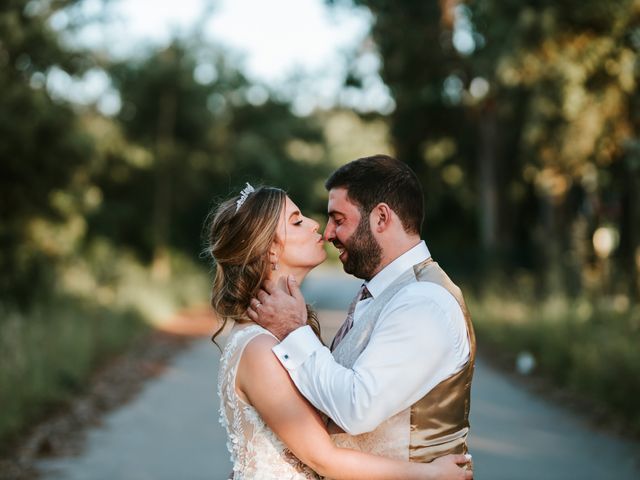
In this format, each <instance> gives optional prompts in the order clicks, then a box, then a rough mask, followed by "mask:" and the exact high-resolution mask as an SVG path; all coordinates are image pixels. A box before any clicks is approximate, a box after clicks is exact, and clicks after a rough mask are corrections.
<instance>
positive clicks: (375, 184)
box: [324, 155, 424, 234]
mask: <svg viewBox="0 0 640 480" xmlns="http://www.w3.org/2000/svg"><path fill="white" fill-rule="evenodd" d="M324 186H325V188H326V189H327V190H331V189H332V188H346V189H347V196H348V198H349V200H351V201H352V202H353V203H355V204H356V205H357V206H358V207H359V208H360V211H361V213H362V214H363V215H368V214H369V212H371V210H372V209H373V208H374V207H375V206H376V205H377V204H378V203H381V202H383V203H386V204H387V205H389V207H390V208H391V209H392V210H393V211H394V212H395V213H396V215H398V217H399V218H400V221H401V222H402V226H403V227H404V230H405V231H406V232H407V233H417V234H420V232H421V229H422V220H423V219H424V194H423V193H422V187H421V186H420V182H419V181H418V177H417V176H416V174H415V173H414V172H413V170H411V168H409V166H408V165H407V164H406V163H404V162H401V161H399V160H396V159H395V158H392V157H390V156H388V155H373V156H371V157H364V158H359V159H357V160H353V161H352V162H349V163H347V164H346V165H343V166H342V167H340V168H338V169H337V170H336V171H335V172H333V173H332V174H331V176H330V177H329V178H328V179H327V181H326V182H325V184H324Z"/></svg>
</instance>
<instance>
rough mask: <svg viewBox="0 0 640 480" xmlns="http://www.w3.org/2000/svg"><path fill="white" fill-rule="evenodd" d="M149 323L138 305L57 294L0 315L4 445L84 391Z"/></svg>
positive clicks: (0, 430)
mask: <svg viewBox="0 0 640 480" xmlns="http://www.w3.org/2000/svg"><path fill="white" fill-rule="evenodd" d="M147 329H148V326H147V325H146V324H145V322H144V321H143V319H142V317H141V316H140V314H138V313H136V312H135V311H134V310H131V309H130V310H110V309H108V308H105V307H103V306H99V305H95V304H92V303H90V302H88V301H86V300H84V299H77V298H76V299H74V298H58V299H56V300H51V301H50V302H48V303H46V304H42V305H38V306H37V307H34V308H33V309H32V310H31V311H30V312H29V313H28V315H25V314H21V313H19V312H17V311H7V310H6V309H5V311H3V312H2V320H0V331H1V332H2V335H1V337H0V349H1V352H2V355H1V357H2V362H1V363H0V444H2V443H3V442H4V441H6V440H9V439H11V437H13V436H14V435H16V434H17V433H19V432H21V431H22V430H23V428H25V427H26V426H28V425H29V424H31V423H32V422H33V421H36V420H37V419H39V418H41V417H42V416H43V415H45V414H47V413H48V412H50V411H51V410H52V409H53V408H55V407H57V406H58V405H61V404H62V403H64V402H65V401H67V400H69V399H70V398H71V397H72V396H73V395H74V394H77V393H78V392H80V391H82V390H83V388H84V386H85V382H86V379H87V378H88V376H89V375H90V374H91V372H92V371H93V369H94V368H95V367H96V365H98V364H99V363H100V362H101V361H103V360H104V359H105V358H107V357H109V356H110V355H113V354H114V353H116V352H120V351H122V350H123V349H124V348H126V347H127V346H128V345H130V344H131V342H132V341H134V340H135V339H136V338H137V337H138V336H139V335H140V334H142V333H144V332H145V331H146V330H147Z"/></svg>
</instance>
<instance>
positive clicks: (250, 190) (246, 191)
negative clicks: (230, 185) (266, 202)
mask: <svg viewBox="0 0 640 480" xmlns="http://www.w3.org/2000/svg"><path fill="white" fill-rule="evenodd" d="M255 191H256V189H255V188H253V187H252V186H251V184H250V183H249V182H247V186H246V187H245V188H243V189H242V190H241V191H240V198H239V199H238V200H236V213H238V210H240V207H241V206H242V205H243V204H244V202H245V201H246V200H247V197H248V196H249V194H250V193H253V192H255Z"/></svg>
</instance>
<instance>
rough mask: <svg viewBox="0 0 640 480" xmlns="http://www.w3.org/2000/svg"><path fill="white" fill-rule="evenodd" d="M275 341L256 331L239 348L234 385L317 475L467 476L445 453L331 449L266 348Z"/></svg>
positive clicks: (439, 479)
mask: <svg viewBox="0 0 640 480" xmlns="http://www.w3.org/2000/svg"><path fill="white" fill-rule="evenodd" d="M276 343H277V341H276V340H275V339H274V338H272V337H270V336H268V335H260V336H258V337H256V338H255V339H253V340H252V341H251V342H250V343H249V344H248V345H247V347H246V348H245V351H244V353H243V355H242V359H241V361H240V365H239V367H238V373H237V377H236V386H237V388H238V389H239V390H240V391H241V392H242V393H243V394H244V395H245V396H246V397H247V399H248V400H249V402H250V403H251V404H252V405H253V406H254V407H255V409H256V410H257V411H258V413H260V415H261V416H262V418H263V419H264V421H265V422H266V424H267V425H268V426H269V427H270V428H271V429H272V430H273V431H274V432H275V434H276V435H278V437H279V438H280V439H281V440H282V441H283V442H284V443H285V445H287V447H288V448H289V449H290V450H291V452H292V453H293V454H294V455H295V456H296V457H298V458H299V459H300V460H301V461H302V462H304V463H305V464H307V465H308V466H309V467H311V468H312V469H313V470H315V471H316V472H317V473H319V474H320V475H323V476H327V477H331V478H334V479H336V480H338V479H345V480H346V479H352V480H358V479H363V480H364V479H366V480H376V479H380V480H383V479H385V480H390V479H403V480H411V479H423V480H424V479H427V480H431V479H433V480H453V479H455V480H467V479H471V478H472V475H471V472H467V471H465V470H463V469H461V468H460V467H458V466H457V465H456V464H455V463H456V461H457V462H458V463H465V462H466V460H465V458H464V456H463V455H451V456H448V457H446V458H444V459H442V460H440V459H439V460H438V461H436V462H433V463H430V464H425V463H411V462H403V461H400V460H392V459H389V458H384V457H378V456H375V455H370V454H366V453H362V452H358V451H355V450H349V449H345V448H338V447H336V446H335V445H334V444H333V442H332V441H331V438H330V437H329V434H328V433H327V430H326V427H325V425H324V423H323V422H322V420H321V418H320V416H319V415H318V413H317V412H316V410H315V409H314V408H313V407H312V406H311V405H310V404H309V403H308V402H307V401H306V400H305V399H304V397H302V395H300V393H299V392H298V390H297V389H296V387H295V385H294V384H293V382H292V381H291V379H290V377H289V375H288V374H287V372H286V370H285V369H284V367H282V365H281V364H280V362H279V361H278V359H277V358H276V357H275V355H274V354H273V352H272V351H271V348H272V347H273V346H274V345H275V344H276Z"/></svg>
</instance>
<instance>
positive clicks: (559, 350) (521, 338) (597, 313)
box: [469, 287, 640, 434]
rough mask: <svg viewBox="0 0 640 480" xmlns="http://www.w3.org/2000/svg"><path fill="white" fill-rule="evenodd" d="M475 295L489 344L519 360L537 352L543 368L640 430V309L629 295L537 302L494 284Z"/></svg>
mask: <svg viewBox="0 0 640 480" xmlns="http://www.w3.org/2000/svg"><path fill="white" fill-rule="evenodd" d="M507 291H508V292H510V293H509V294H505V292H507ZM469 300H470V301H469V305H470V309H471V311H472V313H473V317H474V324H475V326H476V332H477V335H478V341H479V342H480V343H481V344H482V345H484V346H485V348H487V347H489V348H493V349H497V350H498V351H500V352H502V354H506V356H507V358H509V359H510V360H512V361H515V359H516V357H517V355H518V354H519V353H521V352H529V353H531V354H532V355H533V357H534V358H535V361H536V371H537V372H538V373H541V374H543V375H545V376H546V377H547V378H550V379H551V380H552V381H553V382H554V383H555V384H556V385H558V386H561V387H564V388H566V389H569V390H571V391H573V392H574V394H576V395H579V396H583V397H586V398H589V399H591V400H593V401H595V403H596V404H597V405H598V406H600V407H601V409H603V410H605V411H607V412H608V413H609V414H610V415H612V416H613V417H614V418H621V419H624V421H625V424H626V425H628V426H629V428H630V431H632V432H633V433H634V434H638V433H640V408H639V406H638V402H637V401H636V399H637V398H638V395H640V383H639V382H637V381H635V379H637V378H639V377H640V350H639V349H638V342H639V341H640V308H638V306H637V305H631V304H630V302H629V299H628V297H626V296H623V295H618V296H615V297H611V298H608V299H600V300H598V301H595V302H594V301H593V300H592V299H588V298H586V297H581V298H578V299H570V298H567V297H563V296H556V297H552V298H549V299H547V300H545V301H535V300H533V299H532V298H531V295H530V294H529V293H527V292H523V291H522V290H520V289H519V288H518V287H516V288H515V289H514V288H510V289H505V288H501V289H499V290H497V289H487V290H485V293H484V294H481V295H478V296H475V297H473V296H470V297H469Z"/></svg>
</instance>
